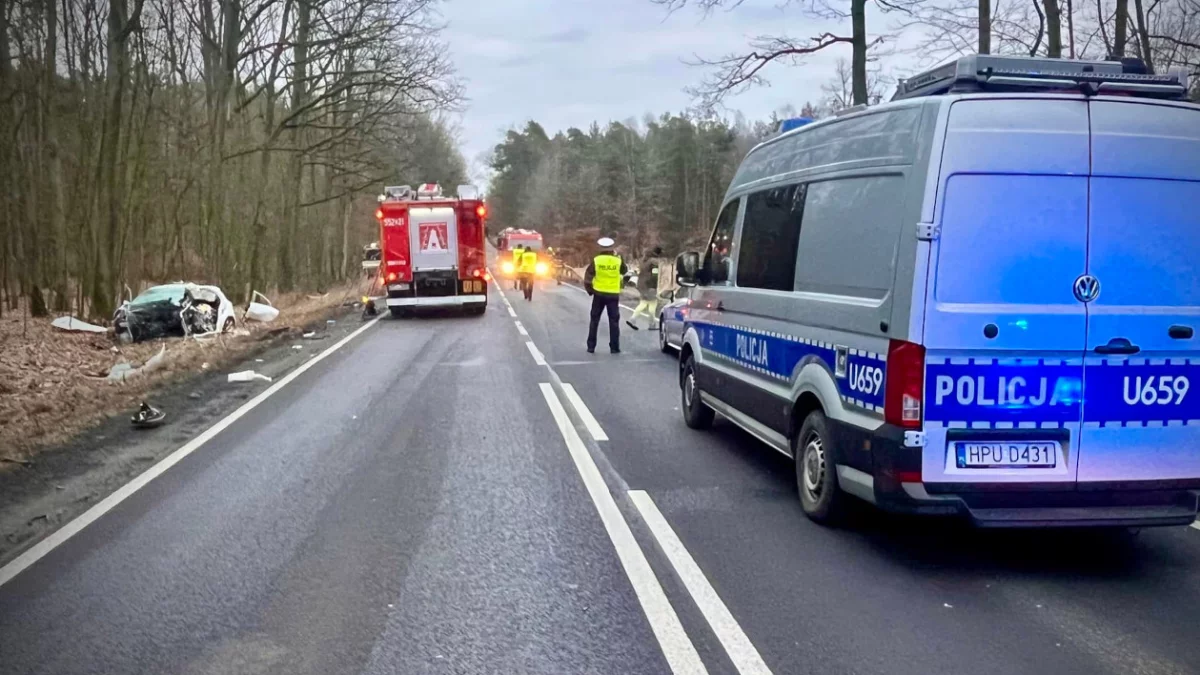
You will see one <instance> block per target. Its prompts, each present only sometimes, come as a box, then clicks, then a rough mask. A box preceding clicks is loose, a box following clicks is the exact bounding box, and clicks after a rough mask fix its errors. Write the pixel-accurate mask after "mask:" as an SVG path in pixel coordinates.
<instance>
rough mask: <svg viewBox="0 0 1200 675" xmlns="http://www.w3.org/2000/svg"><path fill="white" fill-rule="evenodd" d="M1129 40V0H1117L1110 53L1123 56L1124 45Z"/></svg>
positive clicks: (1118, 56)
mask: <svg viewBox="0 0 1200 675" xmlns="http://www.w3.org/2000/svg"><path fill="white" fill-rule="evenodd" d="M1128 40H1129V0H1117V14H1116V17H1115V18H1114V26H1113V49H1112V55H1113V56H1114V57H1116V58H1121V57H1122V56H1125V45H1126V43H1127V42H1128Z"/></svg>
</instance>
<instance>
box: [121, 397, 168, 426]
mask: <svg viewBox="0 0 1200 675" xmlns="http://www.w3.org/2000/svg"><path fill="white" fill-rule="evenodd" d="M166 419H167V414H166V413H165V412H163V411H161V410H159V409H158V408H155V407H154V406H152V405H150V404H149V403H146V402H145V401H142V405H141V407H140V408H138V411H137V413H136V414H135V415H134V416H133V417H131V418H129V422H130V423H131V424H132V425H133V426H134V428H135V429H153V428H155V427H160V426H162V423H163V421H164V420H166Z"/></svg>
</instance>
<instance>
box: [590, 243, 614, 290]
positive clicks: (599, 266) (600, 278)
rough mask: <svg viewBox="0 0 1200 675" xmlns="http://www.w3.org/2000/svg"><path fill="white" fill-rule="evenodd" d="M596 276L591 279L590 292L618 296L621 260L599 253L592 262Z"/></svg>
mask: <svg viewBox="0 0 1200 675" xmlns="http://www.w3.org/2000/svg"><path fill="white" fill-rule="evenodd" d="M592 267H593V269H595V270H596V275H595V276H594V277H592V290H594V291H595V292H597V293H608V294H610V295H618V294H620V292H621V258H619V257H618V256H615V255H609V254H607V253H601V254H600V255H598V256H596V257H595V259H593V260H592Z"/></svg>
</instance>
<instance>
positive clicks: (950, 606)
mask: <svg viewBox="0 0 1200 675" xmlns="http://www.w3.org/2000/svg"><path fill="white" fill-rule="evenodd" d="M942 607H945V608H946V609H954V605H952V604H950V603H948V602H943V603H942Z"/></svg>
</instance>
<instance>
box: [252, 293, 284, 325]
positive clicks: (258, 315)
mask: <svg viewBox="0 0 1200 675" xmlns="http://www.w3.org/2000/svg"><path fill="white" fill-rule="evenodd" d="M258 298H262V302H258ZM243 318H244V319H245V320H247V321H258V322H260V323H270V322H272V321H274V320H275V319H277V318H279V310H278V309H276V308H275V306H274V305H272V304H271V301H270V300H268V299H267V296H265V295H263V294H262V293H259V292H258V291H254V292H253V293H251V294H250V304H249V305H248V306H247V307H246V314H245V315H244V317H243Z"/></svg>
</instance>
